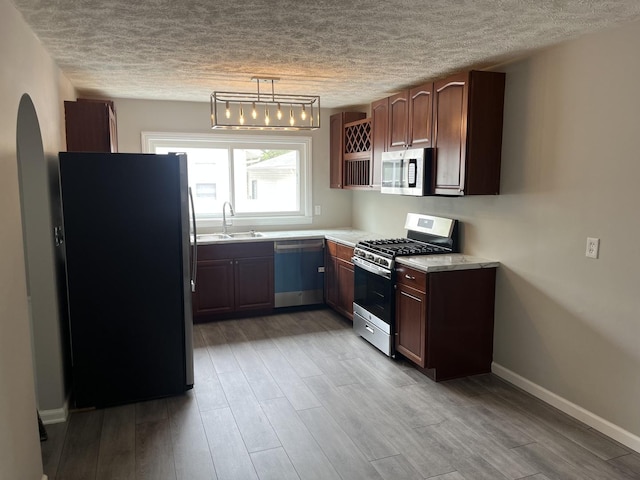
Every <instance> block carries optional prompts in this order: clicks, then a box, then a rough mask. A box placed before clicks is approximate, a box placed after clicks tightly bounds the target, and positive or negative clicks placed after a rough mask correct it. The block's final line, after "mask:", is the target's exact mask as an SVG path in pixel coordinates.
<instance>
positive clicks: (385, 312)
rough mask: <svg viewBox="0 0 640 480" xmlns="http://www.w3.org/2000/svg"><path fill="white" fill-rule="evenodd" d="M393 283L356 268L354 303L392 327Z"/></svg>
mask: <svg viewBox="0 0 640 480" xmlns="http://www.w3.org/2000/svg"><path fill="white" fill-rule="evenodd" d="M393 294H394V291H393V281H392V280H391V279H389V278H385V277H383V276H381V275H376V274H375V273H371V272H368V271H367V270H365V269H364V268H360V267H359V266H357V265H355V266H354V302H355V303H357V304H358V305H360V306H361V307H362V308H364V309H365V310H367V311H368V312H369V313H371V314H373V315H375V316H376V317H378V318H379V319H380V320H383V321H384V322H385V323H388V324H389V325H391V326H393V325H392V322H393V309H394V303H393V298H394V295H393Z"/></svg>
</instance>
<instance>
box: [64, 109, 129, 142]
mask: <svg viewBox="0 0 640 480" xmlns="http://www.w3.org/2000/svg"><path fill="white" fill-rule="evenodd" d="M64 117H65V128H66V136H67V151H68V152H108V153H115V152H117V151H118V131H117V124H116V111H115V108H114V106H113V102H112V101H110V100H91V99H80V98H79V99H78V100H77V101H76V102H71V101H65V102H64Z"/></svg>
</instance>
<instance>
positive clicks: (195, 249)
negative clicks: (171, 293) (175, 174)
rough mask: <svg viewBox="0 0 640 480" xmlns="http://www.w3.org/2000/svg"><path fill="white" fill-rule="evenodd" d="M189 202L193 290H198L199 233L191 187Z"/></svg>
mask: <svg viewBox="0 0 640 480" xmlns="http://www.w3.org/2000/svg"><path fill="white" fill-rule="evenodd" d="M189 202H190V203H191V222H192V223H193V225H192V228H193V254H192V255H191V262H192V265H191V291H192V292H195V291H196V275H197V273H198V234H197V232H196V209H195V207H194V204H193V191H192V190H191V187H189Z"/></svg>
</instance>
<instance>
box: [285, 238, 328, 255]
mask: <svg viewBox="0 0 640 480" xmlns="http://www.w3.org/2000/svg"><path fill="white" fill-rule="evenodd" d="M323 248H324V240H299V241H291V240H289V241H281V242H274V243H273V250H274V251H275V253H284V252H287V251H291V250H304V251H307V252H308V251H317V250H322V249H323Z"/></svg>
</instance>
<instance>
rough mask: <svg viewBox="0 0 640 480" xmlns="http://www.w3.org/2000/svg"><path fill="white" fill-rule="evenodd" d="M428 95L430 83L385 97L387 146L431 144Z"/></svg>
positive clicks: (393, 147) (427, 145) (431, 85)
mask: <svg viewBox="0 0 640 480" xmlns="http://www.w3.org/2000/svg"><path fill="white" fill-rule="evenodd" d="M432 99H433V83H425V84H424V85H420V86H417V87H414V88H411V89H408V90H404V91H403V92H400V93H398V94H396V95H393V96H391V97H389V98H388V99H387V101H388V104H389V106H388V109H389V120H388V130H387V150H400V149H405V148H428V147H431V143H432V118H433V116H432Z"/></svg>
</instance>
